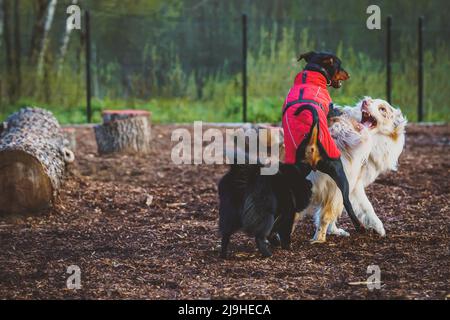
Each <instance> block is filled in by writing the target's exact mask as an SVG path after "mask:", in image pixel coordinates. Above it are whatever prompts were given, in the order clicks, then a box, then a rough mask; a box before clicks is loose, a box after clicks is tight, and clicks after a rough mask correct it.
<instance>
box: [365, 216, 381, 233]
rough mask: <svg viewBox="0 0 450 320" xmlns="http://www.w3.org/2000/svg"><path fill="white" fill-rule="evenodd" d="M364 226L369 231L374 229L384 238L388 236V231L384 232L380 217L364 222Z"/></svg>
mask: <svg viewBox="0 0 450 320" xmlns="http://www.w3.org/2000/svg"><path fill="white" fill-rule="evenodd" d="M364 226H365V227H366V228H367V229H372V230H373V231H375V232H376V233H378V234H379V235H380V236H382V237H384V236H386V230H384V226H383V222H381V220H380V219H378V217H377V218H376V219H370V218H367V219H366V220H365V221H364Z"/></svg>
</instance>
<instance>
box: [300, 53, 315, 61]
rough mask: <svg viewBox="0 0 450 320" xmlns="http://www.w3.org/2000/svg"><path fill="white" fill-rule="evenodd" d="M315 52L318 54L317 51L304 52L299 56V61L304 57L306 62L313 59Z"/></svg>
mask: <svg viewBox="0 0 450 320" xmlns="http://www.w3.org/2000/svg"><path fill="white" fill-rule="evenodd" d="M315 54H316V53H315V52H314V51H309V52H306V53H302V54H301V55H300V56H299V57H298V59H297V61H300V60H302V59H305V61H306V62H309V60H310V59H311V57H312V56H313V55H315Z"/></svg>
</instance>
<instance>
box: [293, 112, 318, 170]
mask: <svg viewBox="0 0 450 320" xmlns="http://www.w3.org/2000/svg"><path fill="white" fill-rule="evenodd" d="M305 111H310V112H311V115H312V125H311V129H310V131H309V134H308V136H307V139H308V143H307V144H306V147H305V157H304V161H305V162H306V163H307V164H309V165H310V166H311V168H312V169H313V170H314V171H316V168H317V164H318V163H319V161H320V160H322V157H321V155H320V150H319V116H318V114H317V110H316V109H315V108H314V107H313V106H311V105H304V106H302V107H300V108H298V109H297V111H296V112H295V115H299V114H300V112H305Z"/></svg>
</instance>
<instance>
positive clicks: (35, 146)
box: [0, 107, 74, 214]
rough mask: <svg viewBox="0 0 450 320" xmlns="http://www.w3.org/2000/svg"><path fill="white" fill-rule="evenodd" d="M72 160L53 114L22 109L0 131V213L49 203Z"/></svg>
mask: <svg viewBox="0 0 450 320" xmlns="http://www.w3.org/2000/svg"><path fill="white" fill-rule="evenodd" d="M73 160H74V155H73V152H72V151H70V150H69V149H68V148H67V140H65V139H64V137H63V134H62V131H61V127H60V126H59V124H58V121H57V120H56V118H55V117H54V116H53V114H52V113H51V112H49V111H47V110H43V109H39V108H30V107H27V108H23V109H21V110H19V111H18V112H16V113H14V114H12V115H10V116H9V117H8V119H7V120H6V121H5V122H4V123H3V124H2V128H1V130H0V213H2V214H16V213H28V212H30V213H33V212H36V211H39V210H41V209H44V208H47V207H49V206H51V204H52V202H53V200H54V197H55V196H56V193H57V191H58V189H59V188H60V186H61V182H62V180H63V178H64V174H65V171H66V163H69V162H72V161H73Z"/></svg>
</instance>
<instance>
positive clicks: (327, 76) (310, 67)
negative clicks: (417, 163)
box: [304, 63, 331, 86]
mask: <svg viewBox="0 0 450 320" xmlns="http://www.w3.org/2000/svg"><path fill="white" fill-rule="evenodd" d="M304 70H308V71H317V72H319V73H321V74H322V75H323V76H324V77H325V79H327V85H328V86H329V85H331V77H330V74H329V73H328V71H327V70H326V69H325V68H324V67H322V66H320V65H318V64H316V63H308V64H307V65H306V66H305V69H304Z"/></svg>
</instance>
